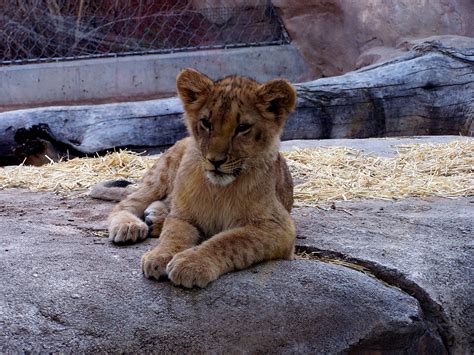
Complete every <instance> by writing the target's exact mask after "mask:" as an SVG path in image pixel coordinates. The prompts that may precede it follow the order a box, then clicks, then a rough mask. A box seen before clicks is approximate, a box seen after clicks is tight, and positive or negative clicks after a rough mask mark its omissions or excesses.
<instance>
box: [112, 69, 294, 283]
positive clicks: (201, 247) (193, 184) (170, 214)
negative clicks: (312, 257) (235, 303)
mask: <svg viewBox="0 0 474 355" xmlns="http://www.w3.org/2000/svg"><path fill="white" fill-rule="evenodd" d="M177 89H178V93H179V96H180V98H181V100H182V101H183V104H184V109H185V118H186V124H187V127H188V130H189V132H190V137H188V138H185V139H183V140H181V141H179V142H177V143H176V144H175V145H174V146H173V147H172V148H170V149H169V150H168V151H167V152H166V153H165V154H163V156H162V157H161V158H160V159H159V160H158V161H157V163H156V164H155V166H154V167H153V168H152V169H151V170H150V171H149V172H148V173H147V174H146V175H145V177H144V179H143V182H142V184H141V186H140V188H139V189H138V190H137V191H136V192H134V193H132V194H131V195H129V196H128V197H127V198H126V199H125V200H123V201H122V202H120V203H119V204H118V205H117V206H116V207H115V208H114V210H113V211H112V213H111V214H110V217H109V231H110V239H111V240H112V241H114V242H136V241H139V240H142V239H144V238H146V236H147V234H148V231H149V226H148V225H147V223H148V224H149V225H150V233H151V235H152V236H158V235H160V238H159V244H158V246H157V247H155V248H154V249H153V250H151V251H149V252H147V253H145V255H143V257H142V270H143V273H144V274H145V276H146V277H148V278H156V279H158V278H160V277H161V276H164V275H167V276H168V277H169V279H170V280H171V281H172V282H173V283H174V284H176V285H182V286H185V287H193V286H199V287H205V286H206V285H207V284H208V283H209V282H210V281H212V280H215V279H216V278H218V277H219V276H220V275H222V274H224V273H227V272H230V271H232V270H236V269H243V268H246V267H248V266H250V265H252V264H254V263H257V262H260V261H263V260H270V259H291V258H292V256H293V249H294V240H295V228H294V225H293V221H292V219H291V217H290V214H289V211H290V210H291V207H292V205H293V183H292V180H291V175H290V173H289V171H288V168H287V165H286V162H285V159H284V158H283V157H282V156H281V155H280V154H279V153H278V143H279V137H280V134H281V132H282V129H283V125H284V123H285V121H286V119H287V116H288V114H289V112H290V111H292V110H293V109H294V106H295V101H296V93H295V90H294V89H293V88H292V86H291V85H290V84H289V83H288V82H286V81H285V80H273V81H270V82H268V83H266V84H258V83H257V82H255V81H253V80H251V79H248V78H244V77H229V78H225V79H223V80H220V81H217V82H213V81H212V80H210V79H209V78H207V77H206V76H204V75H202V74H200V73H198V72H197V71H194V70H192V69H186V70H184V71H183V72H181V73H180V75H179V76H178V78H177ZM144 218H145V219H146V221H147V223H145V222H144V221H143V219H144Z"/></svg>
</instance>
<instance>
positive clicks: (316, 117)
mask: <svg viewBox="0 0 474 355" xmlns="http://www.w3.org/2000/svg"><path fill="white" fill-rule="evenodd" d="M464 40H466V39H465V38H464ZM471 42H472V46H468V48H466V47H465V46H464V47H462V48H454V47H449V46H445V45H443V44H442V43H440V42H437V41H426V42H422V43H420V44H418V45H417V46H415V47H414V48H413V49H412V50H411V51H410V52H408V53H407V54H406V55H404V56H401V57H399V58H396V59H394V60H391V61H387V62H384V63H380V64H377V65H373V66H370V67H366V68H362V69H360V70H358V71H355V72H351V73H348V74H345V75H342V76H337V77H331V78H323V79H319V80H315V81H312V82H308V83H302V84H296V85H295V86H296V88H297V91H298V105H297V109H296V111H295V112H294V113H293V114H292V115H291V116H290V118H289V120H288V122H287V124H286V127H285V131H284V133H283V137H282V139H283V140H289V139H324V138H367V137H386V136H387V137H388V136H413V135H450V134H455V135H458V134H462V135H472V134H473V131H474V127H473V123H472V122H473V116H474V39H473V40H472V41H471ZM182 113H183V110H182V107H181V103H180V101H179V100H178V99H177V98H169V99H160V100H152V101H143V102H129V103H118V104H106V105H91V106H62V107H47V108H37V109H28V110H18V111H9V112H3V113H0V157H3V159H4V161H5V160H11V159H12V157H14V156H15V153H16V156H17V158H18V159H19V158H21V157H22V154H23V155H24V154H25V152H24V151H25V150H26V151H28V150H27V149H23V148H22V147H24V146H25V145H26V146H27V147H29V146H28V142H26V143H25V142H24V141H19V139H18V136H21V137H24V136H25V134H21V135H19V134H18V132H19V130H20V132H23V133H24V131H21V130H22V129H23V130H25V129H26V130H31V131H35V130H36V131H38V129H37V127H39V126H40V127H43V128H45V129H46V131H48V132H50V134H49V135H50V136H51V137H53V138H51V140H50V142H51V141H52V142H51V145H52V146H53V147H54V148H55V149H56V150H57V151H58V155H60V154H61V153H62V154H65V153H66V150H68V151H69V153H70V152H73V155H81V154H93V153H96V152H103V151H106V150H110V149H113V148H116V147H129V148H134V147H135V148H150V147H163V146H169V145H171V144H173V143H174V142H175V141H176V140H178V139H180V138H182V137H184V136H185V135H186V130H185V126H184V124H183V121H182ZM43 131H44V130H43ZM38 139H42V140H44V139H45V137H44V134H42V137H38ZM32 140H33V141H34V137H33V138H32ZM35 144H36V145H35ZM35 144H32V145H33V146H42V145H41V144H37V143H35ZM22 145H23V146H22ZM43 146H44V144H43ZM22 149H23V150H22ZM30 150H31V149H30ZM30 153H31V152H30Z"/></svg>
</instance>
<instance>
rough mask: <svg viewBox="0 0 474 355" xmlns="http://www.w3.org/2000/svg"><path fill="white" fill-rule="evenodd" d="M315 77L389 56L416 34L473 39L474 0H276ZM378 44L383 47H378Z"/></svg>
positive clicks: (285, 22)
mask: <svg viewBox="0 0 474 355" xmlns="http://www.w3.org/2000/svg"><path fill="white" fill-rule="evenodd" d="M272 3H273V4H274V5H275V6H276V7H277V8H278V9H279V13H280V15H281V17H282V20H283V22H284V24H285V27H286V28H287V30H288V32H289V34H290V36H291V38H292V44H293V45H294V46H296V47H297V48H298V49H299V50H300V52H301V54H302V55H303V57H304V58H305V59H306V61H307V63H308V66H309V67H310V68H312V69H313V77H312V79H315V78H319V77H325V76H334V75H340V74H343V73H346V72H349V71H352V70H354V69H356V68H357V67H360V66H363V65H369V64H371V63H373V62H375V61H378V60H382V59H386V58H389V57H390V56H392V55H393V54H391V52H392V51H393V50H394V49H396V48H398V49H401V50H404V49H406V48H404V47H406V46H405V44H406V43H407V42H410V40H412V39H413V38H423V37H430V36H435V35H459V36H468V37H474V21H472V19H473V18H474V2H472V1H471V0H438V1H424V0H398V1H384V0H370V1H356V0H352V1H347V0H324V1H321V0H310V1H307V0H304V1H303V0H296V1H295V0H273V1H272ZM374 48H378V49H377V50H374Z"/></svg>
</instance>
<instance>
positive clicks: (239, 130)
mask: <svg viewBox="0 0 474 355" xmlns="http://www.w3.org/2000/svg"><path fill="white" fill-rule="evenodd" d="M250 128H252V125H250V124H245V123H242V124H239V125H238V126H237V128H236V129H235V133H246V132H248V131H250Z"/></svg>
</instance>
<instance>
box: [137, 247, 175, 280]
mask: <svg viewBox="0 0 474 355" xmlns="http://www.w3.org/2000/svg"><path fill="white" fill-rule="evenodd" d="M172 258H173V255H172V254H169V253H165V252H161V251H159V250H158V251H155V250H151V251H149V252H146V253H145V254H143V256H142V261H141V263H142V271H143V275H145V277H147V278H149V279H151V278H154V279H157V280H158V279H159V278H160V277H161V276H165V275H166V265H168V263H169V262H170V260H171V259H172Z"/></svg>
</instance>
